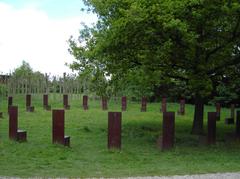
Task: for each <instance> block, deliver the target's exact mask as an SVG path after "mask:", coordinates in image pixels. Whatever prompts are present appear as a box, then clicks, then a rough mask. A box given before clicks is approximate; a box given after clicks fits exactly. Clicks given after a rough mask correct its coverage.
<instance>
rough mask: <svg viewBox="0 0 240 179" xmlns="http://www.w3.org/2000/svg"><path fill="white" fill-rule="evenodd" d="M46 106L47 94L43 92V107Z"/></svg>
mask: <svg viewBox="0 0 240 179" xmlns="http://www.w3.org/2000/svg"><path fill="white" fill-rule="evenodd" d="M46 106H48V95H47V94H44V95H43V107H44V108H46Z"/></svg>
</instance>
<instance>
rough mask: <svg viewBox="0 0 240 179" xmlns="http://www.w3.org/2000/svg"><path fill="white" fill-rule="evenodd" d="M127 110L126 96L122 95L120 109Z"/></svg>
mask: <svg viewBox="0 0 240 179" xmlns="http://www.w3.org/2000/svg"><path fill="white" fill-rule="evenodd" d="M126 110H127V97H126V96H123V97H122V111H126Z"/></svg>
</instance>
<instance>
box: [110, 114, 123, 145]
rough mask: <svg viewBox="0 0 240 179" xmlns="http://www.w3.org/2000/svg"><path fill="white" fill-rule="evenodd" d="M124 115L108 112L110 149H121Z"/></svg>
mask: <svg viewBox="0 0 240 179" xmlns="http://www.w3.org/2000/svg"><path fill="white" fill-rule="evenodd" d="M121 126H122V113H121V112H108V149H112V148H115V149H121V130H122V127H121Z"/></svg>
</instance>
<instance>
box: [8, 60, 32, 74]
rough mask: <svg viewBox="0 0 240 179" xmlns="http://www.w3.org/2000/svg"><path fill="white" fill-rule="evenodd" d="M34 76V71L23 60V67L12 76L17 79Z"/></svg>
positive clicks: (17, 69)
mask: <svg viewBox="0 0 240 179" xmlns="http://www.w3.org/2000/svg"><path fill="white" fill-rule="evenodd" d="M32 74H33V70H32V68H31V67H30V64H29V63H27V62H26V61H24V60H23V61H22V64H21V66H20V67H18V68H16V69H15V70H14V71H13V74H12V75H13V76H15V77H17V78H22V77H27V76H30V75H32Z"/></svg>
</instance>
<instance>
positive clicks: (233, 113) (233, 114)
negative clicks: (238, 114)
mask: <svg viewBox="0 0 240 179" xmlns="http://www.w3.org/2000/svg"><path fill="white" fill-rule="evenodd" d="M231 118H233V120H234V119H235V105H234V104H231Z"/></svg>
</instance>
